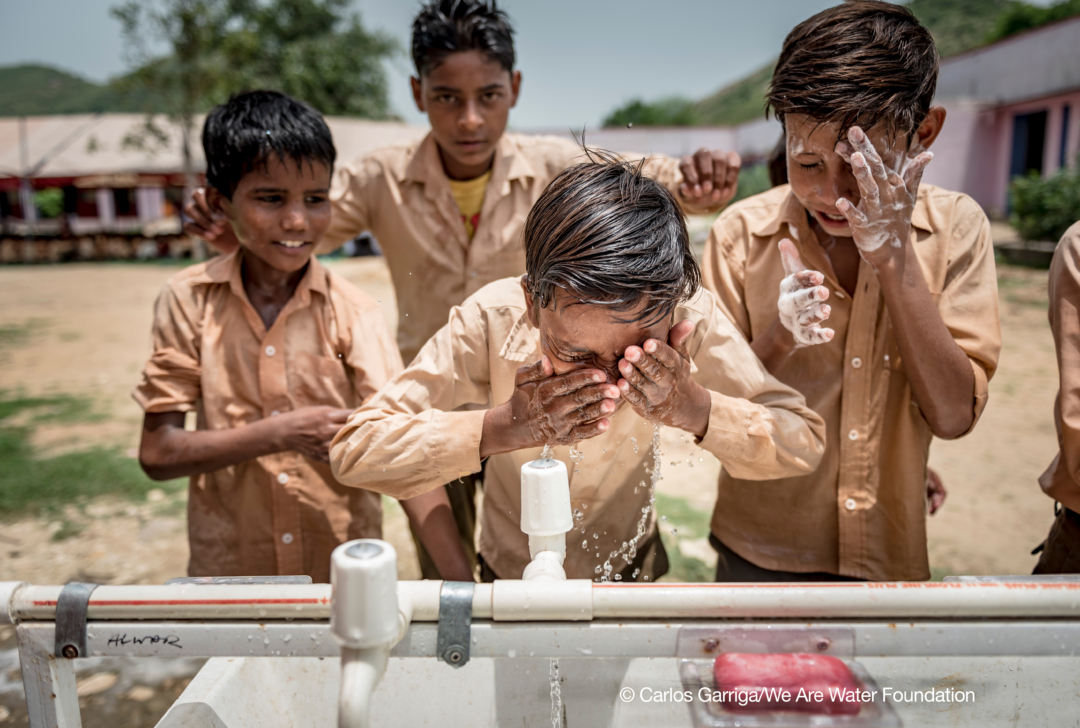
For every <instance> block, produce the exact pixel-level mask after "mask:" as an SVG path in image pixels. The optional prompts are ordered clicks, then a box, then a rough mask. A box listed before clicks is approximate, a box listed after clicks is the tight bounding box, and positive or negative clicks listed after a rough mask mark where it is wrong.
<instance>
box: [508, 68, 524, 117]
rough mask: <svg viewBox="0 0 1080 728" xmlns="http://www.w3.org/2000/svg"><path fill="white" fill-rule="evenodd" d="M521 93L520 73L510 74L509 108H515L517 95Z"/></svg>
mask: <svg viewBox="0 0 1080 728" xmlns="http://www.w3.org/2000/svg"><path fill="white" fill-rule="evenodd" d="M520 93H521V71H514V72H513V73H511V74H510V108H511V109H512V108H514V107H515V106H517V100H518V94H520Z"/></svg>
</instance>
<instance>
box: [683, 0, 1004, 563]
mask: <svg viewBox="0 0 1080 728" xmlns="http://www.w3.org/2000/svg"><path fill="white" fill-rule="evenodd" d="M937 71H938V56H937V51H936V49H935V48H934V44H933V39H932V38H931V36H930V33H929V32H928V31H927V30H926V29H925V28H923V27H922V26H921V25H920V24H919V23H918V21H917V20H916V19H915V17H914V16H913V15H912V14H911V12H910V11H909V10H908V9H906V8H904V7H903V6H898V5H893V4H891V3H885V2H876V1H873V0H857V1H855V2H849V3H846V4H844V5H839V6H837V7H834V8H831V9H829V10H826V11H823V12H822V13H819V14H818V15H815V16H814V17H812V18H810V19H809V20H807V21H805V22H804V23H802V24H800V25H799V26H798V27H796V28H795V29H794V30H793V31H792V32H791V34H789V36H788V37H787V39H786V40H785V42H784V48H783V51H782V53H781V56H780V60H779V62H778V64H777V67H776V71H775V73H774V76H773V80H772V84H771V86H770V90H769V95H768V100H769V104H770V106H771V108H772V109H773V111H774V112H775V113H776V115H777V118H779V119H780V121H781V122H782V123H783V125H784V132H785V135H786V142H787V169H788V178H789V181H790V184H788V185H783V186H780V187H776V188H774V189H773V190H770V191H769V192H766V193H764V194H761V195H758V196H755V197H752V198H750V199H748V200H744V201H743V202H741V203H739V204H737V205H734V206H733V207H732V208H730V209H729V210H727V211H725V212H724V213H723V214H722V215H721V216H720V217H719V218H718V220H717V222H716V223H715V225H714V226H713V229H712V232H711V235H710V238H709V241H708V243H707V245H706V250H705V257H704V265H703V268H704V279H705V285H706V287H708V288H709V289H710V290H712V291H713V292H714V293H716V295H717V297H718V298H719V299H720V301H721V304H722V305H723V307H724V309H725V310H726V311H727V312H728V313H729V315H730V316H731V318H732V320H733V321H734V322H735V324H736V325H737V326H738V327H739V328H740V329H741V330H742V332H743V334H744V335H745V336H746V337H747V339H748V340H749V341H750V342H751V346H752V348H753V349H754V351H755V353H757V355H758V356H759V358H760V359H761V360H762V362H763V363H764V364H765V366H766V368H767V369H768V370H769V371H770V373H772V374H773V375H775V376H776V377H777V378H778V379H780V380H781V381H783V382H785V383H787V384H789V385H790V386H792V387H794V388H795V389H797V390H798V391H800V392H802V393H803V394H804V395H805V396H806V398H807V404H808V405H809V406H810V407H811V408H812V409H814V411H816V412H818V413H819V414H821V415H822V416H823V417H824V418H825V421H826V423H827V425H828V437H827V443H828V445H827V449H826V453H825V457H824V459H823V461H822V464H821V466H820V467H819V468H818V470H817V471H816V472H814V473H812V474H809V475H805V476H800V477H797V478H790V479H786V480H783V481H776V482H772V483H765V484H763V483H755V484H753V486H754V487H752V488H751V487H749V486H750V484H748V483H742V482H740V481H739V480H738V479H737V478H735V477H732V476H731V475H730V474H728V473H726V472H725V473H722V475H721V482H720V495H719V499H718V502H717V508H716V511H715V512H714V514H713V520H712V536H711V538H710V541H711V542H712V543H713V546H714V547H715V548H716V549H717V551H718V552H719V555H720V558H719V562H718V567H717V580H718V581H791V580H834V579H838V578H840V579H842V578H853V579H875V580H904V579H926V578H929V575H930V573H929V567H928V563H927V554H926V530H925V529H926V525H925V518H926V512H927V510H928V509H929V510H930V512H931V513H932V512H933V511H934V510H936V508H937V507H938V506H940V504H941V499H942V498H943V496H944V492H943V490H941V489H939V488H936V487H934V488H931V489H930V492H928V488H927V484H928V482H929V483H933V482H934V481H933V479H930V480H929V481H928V479H927V467H926V463H927V457H928V453H929V446H930V442H931V439H932V438H933V437H935V436H936V437H941V438H946V439H952V438H957V437H960V436H962V435H964V434H966V433H968V432H970V431H971V429H972V428H973V427H974V425H975V422H976V421H977V420H978V417H979V415H980V414H981V412H982V410H983V408H984V407H985V405H986V400H987V383H988V382H989V379H990V377H991V376H992V375H993V372H994V369H995V367H996V365H997V360H998V354H999V352H1000V341H1001V334H1000V323H999V319H998V309H997V282H996V277H995V272H994V256H993V248H992V244H991V240H990V230H989V223H988V221H987V219H986V215H985V214H984V213H983V212H982V210H981V209H980V208H979V207H978V205H977V204H976V203H975V202H974V201H973V200H971V199H970V198H968V197H967V196H965V195H963V194H960V193H954V192H948V191H946V190H942V189H939V188H936V187H933V186H930V185H921V184H920V182H921V179H922V174H923V170H924V169H925V168H926V165H927V164H928V163H929V162H930V160H931V159H932V158H933V155H932V153H931V152H930V151H928V150H929V147H930V146H931V145H932V144H933V142H934V141H935V139H936V138H937V136H938V134H939V132H940V131H941V128H942V125H943V124H944V122H945V110H944V109H943V108H941V107H933V106H931V102H932V100H933V96H934V89H935V86H936V80H937ZM777 291H779V296H778V295H777ZM826 323H827V324H829V325H831V327H830V328H825V327H824V325H825V324H826Z"/></svg>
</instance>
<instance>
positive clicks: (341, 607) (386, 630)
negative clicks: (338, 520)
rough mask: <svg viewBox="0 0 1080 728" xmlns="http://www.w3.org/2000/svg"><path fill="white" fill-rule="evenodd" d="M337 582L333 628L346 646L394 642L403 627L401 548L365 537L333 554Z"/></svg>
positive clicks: (332, 574) (332, 577) (332, 575)
mask: <svg viewBox="0 0 1080 728" xmlns="http://www.w3.org/2000/svg"><path fill="white" fill-rule="evenodd" d="M330 583H331V584H332V585H333V591H332V597H331V608H330V631H331V632H332V633H333V634H334V636H335V637H336V638H337V639H338V641H339V642H341V644H342V645H344V646H345V647H349V648H352V649H364V648H368V647H375V646H377V645H387V644H390V645H393V644H394V643H396V642H397V638H398V633H399V630H400V618H399V617H398V597H397V552H396V551H394V547H393V546H391V545H390V544H388V543H386V542H385V541H379V540H377V539H373V538H364V539H359V540H356V541H348V542H346V543H343V544H341V545H340V546H338V547H337V548H336V549H334V551H333V553H332V554H330Z"/></svg>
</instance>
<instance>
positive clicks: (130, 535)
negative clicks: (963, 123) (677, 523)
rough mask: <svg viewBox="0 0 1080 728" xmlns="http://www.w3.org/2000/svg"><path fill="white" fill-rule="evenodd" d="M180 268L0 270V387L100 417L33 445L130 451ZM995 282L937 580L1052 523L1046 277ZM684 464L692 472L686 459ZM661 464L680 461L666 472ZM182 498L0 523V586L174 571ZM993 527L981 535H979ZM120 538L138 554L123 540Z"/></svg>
mask: <svg viewBox="0 0 1080 728" xmlns="http://www.w3.org/2000/svg"><path fill="white" fill-rule="evenodd" d="M331 265H332V266H333V267H334V269H335V270H336V271H338V272H339V273H340V274H342V275H343V276H345V277H346V278H347V279H349V280H350V281H351V282H353V283H355V284H356V285H358V286H359V287H361V288H362V289H363V290H365V291H367V292H368V293H369V294H370V295H372V296H374V297H375V298H376V299H377V300H379V301H380V303H381V304H382V306H383V310H384V312H385V314H386V316H387V320H388V321H390V322H391V323H392V322H393V321H394V318H395V316H396V309H395V305H394V300H393V292H392V289H391V287H390V284H389V278H388V275H387V272H386V268H385V265H384V263H383V261H382V259H381V258H360V259H351V260H339V261H334V262H332V263H331ZM177 270H178V267H177V266H170V265H154V264H79V265H61V266H40V267H19V266H13V267H4V268H0V327H15V328H21V330H23V331H25V335H24V336H22V338H21V340H20V342H19V343H18V344H17V345H14V346H8V347H5V348H4V349H3V350H2V351H0V358H2V359H3V361H2V362H0V367H2V371H3V375H2V377H0V389H4V390H8V391H21V392H23V393H25V394H26V395H39V394H61V393H62V394H74V395H82V396H88V397H91V398H92V399H93V400H94V402H95V405H96V406H97V407H98V408H99V409H101V410H103V411H104V412H106V413H107V414H108V419H107V420H105V421H104V422H95V423H91V424H75V425H52V426H46V427H40V428H38V431H37V433H36V435H35V445H36V446H37V447H38V448H40V449H41V450H42V451H43V452H45V453H57V452H62V451H66V450H71V449H77V448H80V447H84V446H86V445H88V444H99V443H100V444H118V445H120V446H122V447H123V448H125V449H126V450H128V451H129V452H130V453H131V454H132V455H133V454H134V448H135V447H136V446H137V444H138V436H139V424H140V422H141V411H140V410H139V408H138V406H137V405H136V404H135V402H134V401H133V400H132V399H131V397H130V391H131V389H132V387H133V386H134V384H135V383H136V382H137V380H138V377H139V372H140V370H141V368H142V365H143V363H144V361H145V359H146V357H147V355H148V353H149V330H150V311H151V307H152V304H153V301H154V299H155V297H156V295H157V293H158V291H159V290H160V288H161V286H162V284H163V283H164V282H165V281H166V280H167V279H168V278H169V276H171V275H172V274H174V273H175V272H176V271H177ZM999 278H1000V282H1001V313H1002V329H1003V332H1002V333H1003V338H1004V349H1003V351H1002V356H1001V365H1000V368H999V370H998V372H997V374H996V375H995V377H994V379H993V381H992V382H991V385H990V390H991V397H990V403H989V406H988V407H987V410H986V412H985V414H984V415H983V418H982V420H981V422H980V423H979V425H978V427H977V428H976V430H975V432H974V433H972V434H971V435H970V436H968V437H966V438H964V439H961V440H958V441H954V442H944V441H936V442H935V443H934V445H933V447H932V451H931V464H932V466H933V467H935V468H936V469H938V471H939V472H940V473H941V474H942V476H943V478H944V480H945V483H946V485H947V487H948V489H949V498H948V501H947V503H946V505H945V507H944V509H943V510H942V511H941V512H940V513H939V514H938V515H936V516H934V517H933V518H931V519H930V522H929V532H930V555H931V564H932V567H933V569H934V572H935V574H936V575H939V576H940V575H942V574H946V573H981V574H1005V573H1028V572H1030V570H1031V567H1032V565H1033V563H1034V560H1035V559H1034V558H1033V557H1032V556H1030V553H1029V552H1030V551H1031V549H1032V548H1033V547H1034V546H1035V545H1036V544H1038V543H1039V542H1040V541H1041V540H1042V538H1043V537H1044V536H1045V534H1046V531H1047V529H1048V528H1049V525H1050V522H1051V520H1052V503H1051V502H1050V501H1049V500H1048V499H1046V498H1045V497H1044V496H1043V495H1042V494H1041V492H1040V491H1039V489H1038V486H1037V484H1036V482H1035V480H1036V478H1037V477H1038V475H1039V473H1041V472H1042V470H1043V469H1044V468H1045V467H1046V465H1047V463H1049V461H1050V459H1051V458H1052V457H1053V454H1054V452H1055V448H1056V444H1055V438H1054V427H1053V419H1052V414H1051V413H1052V408H1053V399H1054V394H1055V392H1056V386H1057V384H1056V367H1055V362H1054V351H1053V343H1052V340H1051V337H1050V332H1049V327H1048V325H1047V322H1046V313H1045V311H1046V292H1045V291H1046V280H1045V279H1046V274H1045V272H1044V271H1039V270H1031V269H1025V268H1015V267H1006V266H1001V267H1000V268H999ZM665 451H666V455H665V457H664V461H665V462H664V465H665V467H667V468H668V469H667V471H666V473H665V476H666V477H665V478H664V482H663V483H662V484H661V488H662V490H663V491H664V492H666V493H667V494H669V495H673V496H678V497H681V498H685V499H687V500H688V501H690V502H691V503H693V504H694V505H695V506H697V507H698V508H700V509H702V510H704V511H708V510H710V509H711V507H712V502H713V498H714V495H713V494H714V492H715V491H714V490H713V484H714V483H715V480H714V478H715V474H716V472H717V468H718V463H717V462H716V461H715V459H713V458H711V456H709V455H708V454H707V453H704V452H703V451H700V450H699V449H698V448H695V447H692V446H691V445H689V444H688V443H685V442H683V438H680V437H679V436H678V433H673V432H667V433H665ZM688 458H689V459H691V460H692V461H693V462H694V464H695V465H696V467H695V468H694V469H690V468H688V467H687V466H686V461H687V459H688ZM699 458H700V459H699ZM672 462H679V463H680V466H678V467H675V468H671V467H670V465H671V463H672ZM183 506H184V504H183V502H182V497H180V498H175V497H172V496H165V495H164V493H152V494H151V501H148V502H147V503H142V504H132V503H130V502H126V501H121V500H113V499H103V500H101V501H99V502H96V503H94V504H92V505H91V506H90V507H89V508H87V509H86V512H85V513H84V514H79V513H75V512H72V513H71V514H69V515H70V517H71V518H73V519H77V518H80V517H81V518H82V519H83V522H84V524H85V530H84V531H83V532H82V533H81V534H79V535H78V536H75V537H72V538H68V539H65V540H61V541H53V540H51V539H50V536H51V534H52V533H53V532H54V531H55V530H56V529H57V528H59V527H60V524H59V522H58V521H56V520H52V521H47V520H41V519H34V518H28V519H24V520H22V521H17V522H13V523H12V522H8V523H0V549H2V551H0V553H2V554H3V556H4V558H2V559H0V580H9V579H26V580H32V581H35V582H37V583H63V582H64V581H66V580H68V579H72V578H79V579H83V580H94V581H97V582H99V583H105V582H112V583H117V582H129V583H161V582H163V581H165V580H166V579H168V578H171V577H174V576H180V575H182V574H183V572H184V567H185V564H186V559H187V551H186V548H187V547H186V539H185V533H184V522H183ZM391 506H392V507H391V508H389V509H388V518H387V523H386V527H385V531H386V535H387V537H388V538H389V540H391V541H392V542H394V543H395V545H396V546H398V547H399V551H400V552H401V553H402V556H403V558H402V576H403V577H410V576H415V573H416V567H415V563H414V562H413V561H412V553H413V550H412V545H411V542H410V540H409V538H408V534H407V529H406V526H405V520H404V517H403V515H402V514H401V512H400V509H398V508H397V507H396V504H391ZM990 533H992V534H994V537H993V538H987V537H986V535H987V534H990ZM702 540H703V539H702ZM132 543H138V544H139V546H140V547H139V549H137V550H133V549H131V548H130V545H131V544H132ZM701 547H702V544H699V543H687V544H685V548H684V551H687V552H691V553H690V554H689V555H698V552H701V557H702V558H703V559H705V558H708V550H707V548H701Z"/></svg>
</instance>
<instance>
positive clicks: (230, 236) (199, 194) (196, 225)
mask: <svg viewBox="0 0 1080 728" xmlns="http://www.w3.org/2000/svg"><path fill="white" fill-rule="evenodd" d="M184 215H185V216H186V217H187V218H188V221H187V222H186V223H184V232H185V233H187V234H188V235H193V236H195V237H197V238H202V239H203V240H205V241H206V242H208V243H210V244H211V245H213V246H214V247H215V248H217V249H218V250H220V251H221V252H222V253H231V252H232V251H234V250H236V249H237V248H238V247H240V241H239V240H237V239H236V234H235V233H233V229H232V225H230V224H229V221H228V220H226V219H225V217H224V215H222V214H221V213H220V212H214V211H213V210H211V209H210V204H209V203H208V202H207V201H206V188H205V187H198V188H196V189H195V192H194V193H192V195H191V202H189V203H187V204H186V205H184Z"/></svg>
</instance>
